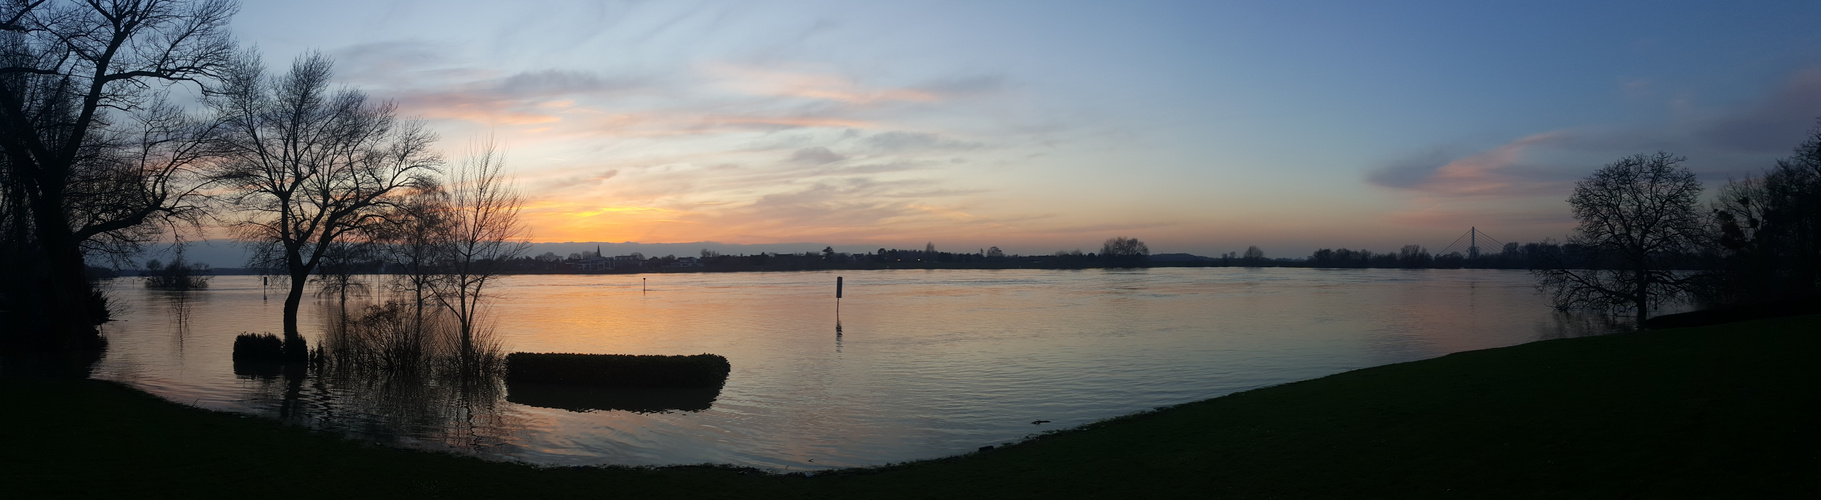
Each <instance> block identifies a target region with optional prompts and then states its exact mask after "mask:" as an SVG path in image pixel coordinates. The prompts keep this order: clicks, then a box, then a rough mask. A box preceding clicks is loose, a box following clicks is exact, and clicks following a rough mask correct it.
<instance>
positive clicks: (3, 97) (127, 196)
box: [0, 0, 238, 338]
mask: <svg viewBox="0 0 1821 500" xmlns="http://www.w3.org/2000/svg"><path fill="white" fill-rule="evenodd" d="M237 9H238V5H237V4H236V3H234V2H232V1H228V0H193V1H192V0H169V1H158V0H140V1H128V0H113V1H107V0H91V1H85V2H75V1H23V0H12V1H6V2H4V3H0V153H3V156H4V162H3V163H4V165H0V166H3V167H4V170H5V174H4V175H3V176H0V182H4V183H5V184H6V185H5V189H0V196H4V197H5V198H6V202H5V203H0V205H3V206H5V207H6V210H7V213H6V214H5V215H6V217H7V222H8V223H9V224H8V229H9V230H8V231H7V232H6V234H5V236H6V238H7V241H6V243H7V245H6V246H8V247H10V249H11V250H13V251H10V252H9V253H13V254H14V255H8V256H7V257H10V258H17V259H19V260H13V261H11V262H21V263H24V265H19V266H16V267H17V268H18V271H17V272H18V273H20V274H28V275H26V276H19V275H15V276H8V277H7V278H9V279H8V280H7V281H8V282H9V283H14V284H15V286H20V285H19V284H20V283H24V285H23V286H27V287H36V288H37V292H36V293H18V292H14V293H8V294H7V297H6V299H7V302H8V304H7V306H8V307H14V308H17V307H41V308H42V309H39V310H38V312H39V314H33V315H32V316H34V317H39V318H44V319H45V320H46V321H48V324H47V325H44V326H46V327H47V328H44V329H42V330H41V331H46V332H49V333H51V334H52V335H59V334H61V335H77V336H76V337H68V336H66V337H64V338H83V336H82V335H81V334H83V333H87V337H93V334H94V325H96V324H98V323H99V322H101V321H103V320H105V319H106V317H107V312H106V309H105V304H104V302H103V301H102V300H101V299H100V297H99V295H98V294H97V293H96V292H95V291H94V290H93V289H92V287H91V286H90V285H89V284H88V282H87V281H86V280H85V279H84V276H83V274H84V271H85V270H86V262H85V260H84V257H85V253H91V252H95V251H102V250H108V249H118V248H121V247H120V245H126V246H129V247H130V246H132V245H135V244H138V243H141V242H144V241H146V239H147V238H150V237H151V236H154V235H156V234H157V231H156V228H155V227H151V226H148V225H147V224H148V223H154V222H160V221H182V220H194V217H195V216H196V214H197V212H196V208H197V207H198V205H197V202H196V200H197V199H198V198H199V197H200V191H199V189H200V183H199V182H198V181H199V180H200V176H198V175H197V172H198V169H199V168H200V167H202V166H203V165H204V164H206V163H207V162H205V161H202V159H204V158H206V157H208V156H210V155H211V153H212V151H210V150H209V149H208V147H207V146H208V145H209V144H210V142H209V141H207V140H206V139H207V138H208V136H209V135H210V134H211V133H212V132H213V128H212V126H211V123H210V122H207V121H203V120H197V119H194V118H193V117H191V116H189V115H188V114H186V113H183V112H181V111H180V110H179V109H178V108H176V107H174V106H171V105H170V104H168V103H167V102H166V101H165V96H166V95H167V93H168V92H169V91H170V90H171V89H172V88H173V86H175V85H178V84H184V83H189V84H195V85H197V86H199V87H204V88H203V89H202V90H203V91H205V92H206V91H207V89H206V86H207V85H206V84H207V83H208V82H210V81H211V80H212V79H213V77H214V76H215V74H216V72H217V71H218V70H220V69H221V68H222V67H223V65H224V64H225V63H226V62H227V60H228V57H229V55H230V54H231V53H232V50H233V43H232V40H231V39H230V38H229V32H228V28H227V22H228V19H229V18H230V17H231V16H232V15H233V14H234V12H235V11H236V10H237ZM28 239H29V241H27V240H28ZM124 253H126V252H117V255H118V254H124ZM27 300H30V301H34V302H37V304H36V305H35V306H34V305H26V304H23V303H21V302H22V301H27Z"/></svg>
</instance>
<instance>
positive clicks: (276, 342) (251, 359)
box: [234, 333, 289, 377]
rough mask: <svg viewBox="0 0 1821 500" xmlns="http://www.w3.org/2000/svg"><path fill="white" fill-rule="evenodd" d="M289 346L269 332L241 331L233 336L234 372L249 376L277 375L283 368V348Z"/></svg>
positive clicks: (284, 359)
mask: <svg viewBox="0 0 1821 500" xmlns="http://www.w3.org/2000/svg"><path fill="white" fill-rule="evenodd" d="M287 347H289V346H286V345H285V341H284V340H280V339H279V338H278V336H277V335H273V334H270V333H242V334H240V335H238V336H235V337H234V374H235V375H239V376H243V377H251V376H262V377H273V376H277V375H278V373H279V371H280V369H282V368H284V363H285V361H286V358H285V350H286V348H287Z"/></svg>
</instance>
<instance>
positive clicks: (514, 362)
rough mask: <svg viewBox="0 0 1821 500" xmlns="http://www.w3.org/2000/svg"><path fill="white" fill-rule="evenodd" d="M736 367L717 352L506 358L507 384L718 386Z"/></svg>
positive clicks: (521, 355) (525, 354)
mask: <svg viewBox="0 0 1821 500" xmlns="http://www.w3.org/2000/svg"><path fill="white" fill-rule="evenodd" d="M730 371H732V365H730V364H728V363H727V358H725V357H721V356H718V355H714V354H697V355H694V356H653V355H630V354H553V353H529V352H515V353H512V354H509V355H507V356H506V382H508V383H535V384H562V385H590V386H597V387H715V388H719V387H721V385H722V384H724V383H726V382H727V373H728V372H730Z"/></svg>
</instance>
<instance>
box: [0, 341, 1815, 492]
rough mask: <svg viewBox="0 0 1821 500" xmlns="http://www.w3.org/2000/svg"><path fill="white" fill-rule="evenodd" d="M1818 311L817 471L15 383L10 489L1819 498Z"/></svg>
mask: <svg viewBox="0 0 1821 500" xmlns="http://www.w3.org/2000/svg"><path fill="white" fill-rule="evenodd" d="M1818 354H1821V316H1804V317H1795V318H1781V319H1772V320H1761V321H1752V322H1744V323H1733V324H1726V325H1717V326H1709V327H1701V328H1689V329H1680V330H1667V331H1656V332H1647V333H1639V334H1627V335H1614V336H1607V337H1595V338H1585V339H1573V340H1557V341H1547V342H1536V343H1531V344H1526V345H1521V346H1515V347H1509V348H1503V349H1491V350H1485V351H1475V352H1467V353H1460V354H1454V355H1450V356H1445V357H1442V358H1437V359H1432V360H1427V361H1419V362H1414V363H1404V364H1398V365H1391V366H1384V367H1378V368H1371V369H1365V370H1358V371H1353V372H1348V373H1344V374H1339V375H1335V376H1330V377H1325V378H1321V379H1316V380H1310V381H1305V382H1298V383H1294V384H1287V385H1283V386H1278V387H1272V388H1267V389H1260V390H1255V391H1249V392H1245V393H1240V394H1235V395H1231V396H1227V397H1222V398H1217V399H1212V400H1208V401H1202V402H1198V403H1192V404H1188V405H1183V406H1179V407H1176V408H1173V409H1169V410H1164V411H1157V412H1150V413H1145V414H1140V415H1135V416H1130V417H1125V418H1120V419H1115V420H1112V421H1107V422H1103V423H1099V424H1095V425H1090V426H1087V427H1086V428H1083V429H1077V430H1071V431H1065V432H1061V433H1058V434H1055V435H1051V436H1048V437H1045V438H1042V439H1036V440H1033V441H1030V442H1026V443H1023V444H1019V445H1016V446H1010V447H1002V448H999V449H996V450H992V451H986V452H981V453H974V454H970V455H967V456H962V457H956V458H950V459H941V460H932V461H925V462H918V463H913V464H908V465H901V466H894V467H885V468H878V469H863V470H852V471H845V472H840V473H832V474H822V475H818V476H816V477H808V478H806V477H801V476H775V475H766V474H758V473H754V472H752V471H739V470H735V469H728V468H709V467H697V468H675V469H664V470H650V469H624V468H598V469H597V468H587V469H539V468H534V467H529V466H524V465H517V464H507V463H491V462H484V461H480V460H476V459H471V458H465V457H458V456H452V455H444V454H436V453H425V452H413V451H403V450H394V449H386V448H380V447H374V446H369V445H363V444H362V443H358V442H353V441H348V440H344V439H340V438H336V437H333V436H328V435H323V434H319V433H311V432H309V431H305V430H302V429H299V428H296V427H288V426H285V425H281V424H278V423H275V422H273V421H269V420H265V419H260V418H248V417H240V416H236V415H230V414H223V413H213V412H207V411H202V410H196V409H193V408H187V407H184V406H181V405H177V404H172V403H168V402H165V401H163V400H160V399H157V398H155V397H152V396H148V395H145V394H142V393H138V392H135V391H132V390H130V389H126V388H124V387H120V386H117V385H113V384H109V383H104V382H92V381H46V380H26V379H4V380H0V397H3V398H4V401H5V402H6V407H7V409H6V411H4V412H0V433H3V434H0V498H35V497H40V496H50V495H56V496H71V495H79V496H108V497H119V496H126V495H133V496H142V495H165V496H183V497H196V496H226V495H244V496H261V497H317V498H339V497H343V496H356V497H381V496H398V495H409V496H432V495H434V496H450V497H506V496H513V497H528V498H536V497H546V498H548V497H564V498H602V497H614V498H638V497H642V496H659V497H666V498H668V497H720V498H750V497H858V498H881V497H909V498H952V497H958V496H959V497H995V498H997V497H1017V498H1057V497H1065V498H1082V497H1102V498H1105V497H1133V496H1164V497H1209V496H1214V497H1235V498H1269V497H1280V498H1308V497H1333V498H1387V497H1394V498H1420V497H1466V498H1502V497H1527V498H1625V497H1636V498H1663V497H1720V498H1821V483H1818V481H1821V479H1818V478H1821V439H1818V436H1821V433H1818V432H1817V424H1818V423H1821V419H1818V418H1817V417H1821V412H1818V408H1821V359H1817V358H1818V356H1817V355H1818Z"/></svg>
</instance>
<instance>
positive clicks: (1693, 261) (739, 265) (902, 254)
mask: <svg viewBox="0 0 1821 500" xmlns="http://www.w3.org/2000/svg"><path fill="white" fill-rule="evenodd" d="M996 250H998V249H997V248H992V249H988V250H982V251H977V252H942V251H935V250H933V249H924V250H905V249H886V248H880V249H878V250H874V251H868V252H858V253H849V252H836V251H834V249H832V248H824V249H823V250H822V251H821V252H799V253H774V252H765V253H756V254H739V255H726V254H720V253H717V252H713V251H709V250H703V251H702V253H701V254H700V255H694V256H684V257H678V256H676V255H664V256H652V257H647V256H644V255H642V254H639V253H633V254H629V255H621V256H602V255H600V254H599V253H596V252H593V251H586V252H578V253H573V254H570V255H568V256H560V255H557V254H555V253H551V252H546V253H544V254H542V255H537V256H522V257H517V258H514V259H510V260H507V261H505V262H504V263H503V265H501V266H499V269H500V270H501V273H502V274H637V273H689V272H746V271H815V270H848V269H852V270H876V269H1095V268H1150V267H1313V268H1394V269H1536V268H1539V267H1546V266H1555V265H1562V264H1566V265H1570V266H1575V267H1584V268H1600V267H1607V266H1611V265H1616V263H1614V262H1607V259H1602V258H1599V257H1597V256H1596V255H1595V253H1594V252H1591V251H1589V250H1588V249H1586V248H1584V247H1583V246H1581V245H1576V244H1560V243H1555V242H1551V241H1545V242H1542V243H1526V244H1518V243H1508V244H1505V245H1504V246H1503V247H1502V248H1501V249H1500V250H1499V251H1497V252H1484V253H1475V254H1473V255H1471V256H1470V255H1468V254H1463V253H1461V252H1450V253H1446V254H1440V255H1436V254H1431V253H1430V252H1429V251H1428V250H1426V249H1424V248H1423V247H1421V246H1419V245H1407V246H1405V247H1403V248H1402V249H1400V250H1399V251H1396V252H1373V251H1370V250H1365V249H1360V250H1353V249H1347V248H1340V249H1327V248H1324V249H1320V250H1317V251H1315V253H1314V254H1312V255H1310V256H1308V257H1302V258H1283V257H1277V258H1273V257H1267V256H1266V255H1265V254H1264V252H1263V251H1262V250H1260V249H1259V248H1258V247H1256V246H1254V247H1250V248H1248V249H1247V250H1246V251H1245V252H1243V253H1242V252H1229V253H1225V254H1221V255H1218V256H1214V257H1206V256H1200V255H1192V254H1187V253H1166V254H1149V253H1134V252H1118V251H1115V252H1113V253H1111V254H1109V253H1106V252H1082V251H1080V250H1068V251H1060V252H1056V253H1054V254H1046V255H1019V254H1007V253H1004V252H999V251H996ZM1716 259H1717V257H1715V256H1708V255H1699V254H1689V255H1686V256H1684V257H1683V258H1682V259H1680V261H1681V266H1680V267H1681V268H1684V269H1691V270H1695V269H1711V268H1713V266H1714V265H1716V262H1717V260H1716ZM324 268H325V269H324V272H325V274H395V273H397V272H400V269H398V268H397V266H396V265H395V264H389V263H387V262H384V261H381V260H367V261H356V262H346V261H344V262H334V263H327V264H325V265H324ZM97 271H104V272H106V271H111V270H107V269H97ZM127 272H128V273H129V274H134V273H135V271H131V270H129V271H127ZM201 272H203V273H206V274H265V273H262V272H261V270H259V269H249V268H216V269H210V270H206V271H201ZM136 274H146V273H145V272H143V271H139V272H137V273H136Z"/></svg>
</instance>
